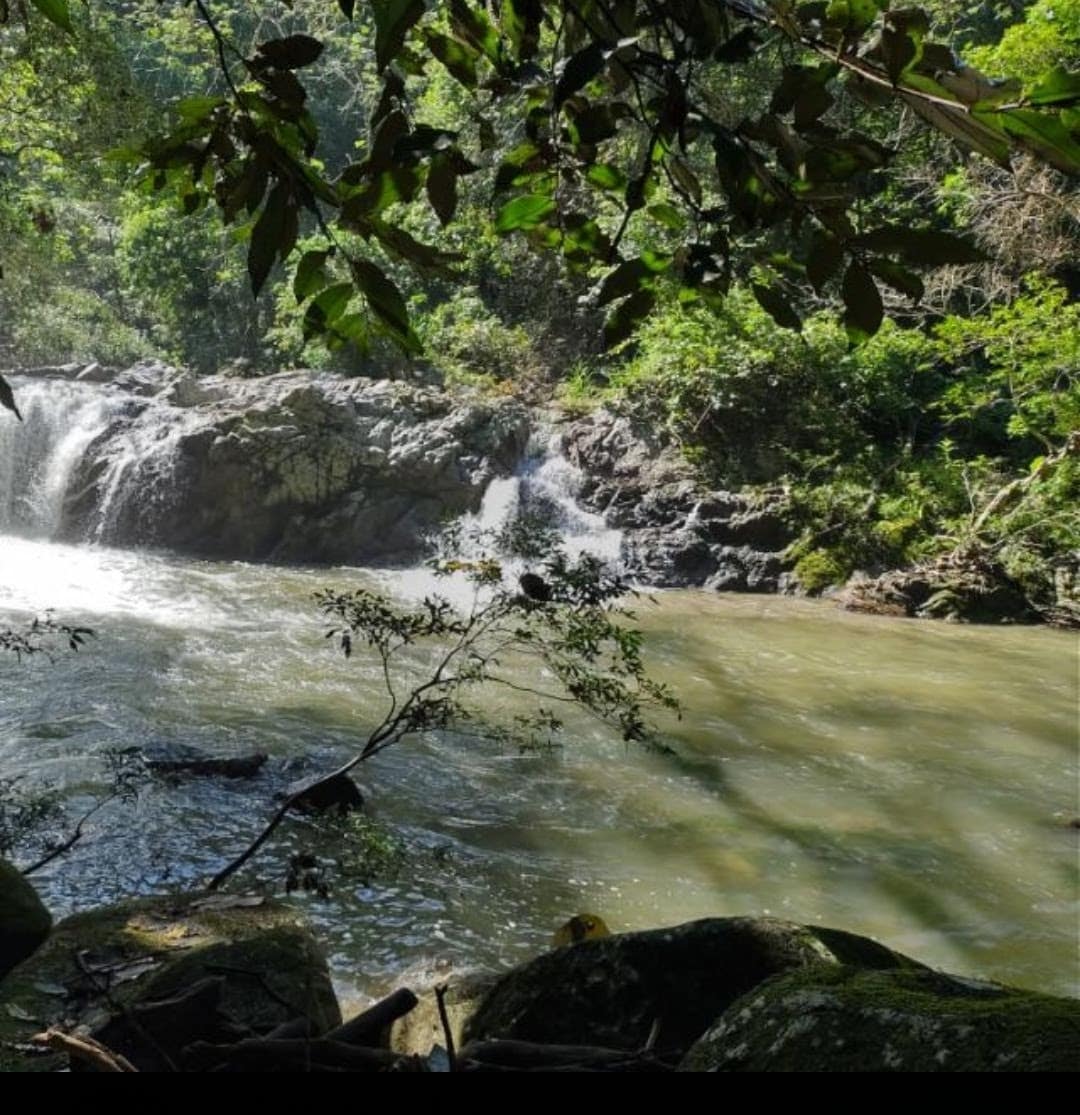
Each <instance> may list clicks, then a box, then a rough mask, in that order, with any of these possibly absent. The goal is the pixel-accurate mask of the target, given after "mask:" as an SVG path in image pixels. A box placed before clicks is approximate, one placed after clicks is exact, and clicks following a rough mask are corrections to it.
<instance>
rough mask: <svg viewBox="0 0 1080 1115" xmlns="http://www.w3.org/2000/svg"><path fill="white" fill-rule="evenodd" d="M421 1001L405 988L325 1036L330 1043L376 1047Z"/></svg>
mask: <svg viewBox="0 0 1080 1115" xmlns="http://www.w3.org/2000/svg"><path fill="white" fill-rule="evenodd" d="M418 1001H419V1000H418V999H417V998H416V996H415V995H414V994H413V993H412V992H411V991H410V990H409V989H408V988H407V987H403V988H401V989H400V990H398V991H395V992H394V993H393V994H392V995H388V996H387V997H386V998H385V999H383V1000H381V1001H380V1002H378V1003H376V1004H375V1005H374V1006H373V1007H369V1008H368V1009H367V1010H366V1011H364V1012H363V1014H358V1015H357V1016H356V1017H355V1018H350V1019H349V1021H348V1022H343V1023H342V1024H341V1025H340V1026H337V1027H335V1028H334V1029H333V1030H330V1031H329V1032H328V1033H327V1034H325V1035H324V1037H326V1038H327V1039H329V1040H330V1041H340V1042H345V1044H346V1045H375V1044H377V1043H378V1042H379V1041H381V1040H382V1036H383V1032H384V1031H385V1030H386V1028H387V1027H388V1026H391V1025H393V1023H395V1022H396V1021H397V1020H398V1019H399V1018H404V1016H405V1015H407V1014H408V1013H409V1011H411V1010H412V1009H413V1007H415V1006H416V1004H417V1002H418Z"/></svg>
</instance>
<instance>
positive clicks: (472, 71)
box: [424, 29, 476, 89]
mask: <svg viewBox="0 0 1080 1115" xmlns="http://www.w3.org/2000/svg"><path fill="white" fill-rule="evenodd" d="M424 42H426V43H427V47H428V50H430V51H431V53H432V54H433V55H434V56H435V57H436V58H437V59H438V60H439V61H440V62H441V63H442V64H443V65H444V66H445V67H446V68H447V70H449V71H450V73H451V75H452V76H453V77H454V78H455V79H456V80H457V81H458V82H460V83H461V84H462V85H464V86H466V87H467V88H469V89H475V88H476V54H475V52H474V51H473V50H471V49H470V48H469V47H467V46H465V45H464V44H462V43H459V42H458V41H457V39H451V38H450V37H449V36H447V35H442V34H440V33H439V32H438V31H432V30H430V29H428V30H426V31H425V32H424Z"/></svg>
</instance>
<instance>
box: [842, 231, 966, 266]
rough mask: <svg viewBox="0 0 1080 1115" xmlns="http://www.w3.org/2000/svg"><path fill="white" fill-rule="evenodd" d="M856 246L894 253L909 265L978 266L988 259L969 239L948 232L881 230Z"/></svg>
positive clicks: (858, 239) (857, 239)
mask: <svg viewBox="0 0 1080 1115" xmlns="http://www.w3.org/2000/svg"><path fill="white" fill-rule="evenodd" d="M853 243H854V244H855V245H856V246H857V247H860V248H869V249H870V250H872V251H880V252H893V253H896V254H898V255H901V256H903V258H904V259H906V260H907V262H908V263H916V264H923V265H926V266H931V267H936V266H940V265H942V264H946V263H979V262H981V261H982V260H984V259H985V258H986V256H985V255H984V253H983V252H982V251H980V250H979V248H977V247H976V246H975V245H974V244H972V243H971V242H970V241H969V240H965V239H963V238H962V237H959V236H954V235H953V234H952V233H949V232H932V231H915V230H912V229H903V228H880V229H875V230H874V231H873V232H866V233H863V234H862V235H861V236H857V237H855V239H854V241H853Z"/></svg>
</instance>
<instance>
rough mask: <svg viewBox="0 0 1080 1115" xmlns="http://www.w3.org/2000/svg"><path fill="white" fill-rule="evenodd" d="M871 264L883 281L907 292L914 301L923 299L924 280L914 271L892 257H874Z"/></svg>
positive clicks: (871, 267)
mask: <svg viewBox="0 0 1080 1115" xmlns="http://www.w3.org/2000/svg"><path fill="white" fill-rule="evenodd" d="M869 266H870V270H871V271H872V272H873V273H874V274H875V275H877V277H878V278H879V279H881V280H882V282H885V283H888V285H889V286H891V287H892V288H893V290H897V291H899V292H900V293H901V294H906V295H907V296H908V298H910V299H911V300H912V302H920V301H921V300H922V296H923V281H922V279H920V278H919V276H918V275H916V274H915V272H914V271H909V270H908V269H907V268H906V267H902V266H901V265H900V264H899V263H895V262H894V261H893V260H891V259H872V260H871V261H870V264H869Z"/></svg>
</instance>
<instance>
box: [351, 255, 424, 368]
mask: <svg viewBox="0 0 1080 1115" xmlns="http://www.w3.org/2000/svg"><path fill="white" fill-rule="evenodd" d="M352 269H353V275H354V277H355V278H356V285H357V286H358V287H359V288H360V292H361V294H363V296H364V300H365V301H366V302H367V304H368V306H369V307H370V309H371V311H372V313H374V314H375V316H376V318H378V319H379V321H380V322H381V323H382V324H383V326H384V327H385V328H386V330H387V332H388V333H389V334H390V336H391V337H392V338H393V339H394V340H395V341H396V342H397V343H398V344H399V345H401V347H402V348H404V349H405V350H406V351H408V352H420V351H421V345H420V341H419V339H418V338H417V336H416V334H415V333H414V332H413V330H412V327H411V326H410V324H409V312H408V310H407V309H406V308H405V299H404V298H402V296H401V291H400V290H398V288H397V286H396V284H395V283H394V281H393V280H392V279H390V278H389V277H388V276H387V275H386V273H385V272H384V271H383V270H382V269H381V268H379V267H376V266H375V264H374V263H371V262H369V261H368V260H366V259H359V260H355V261H354V262H353V268H352Z"/></svg>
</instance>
